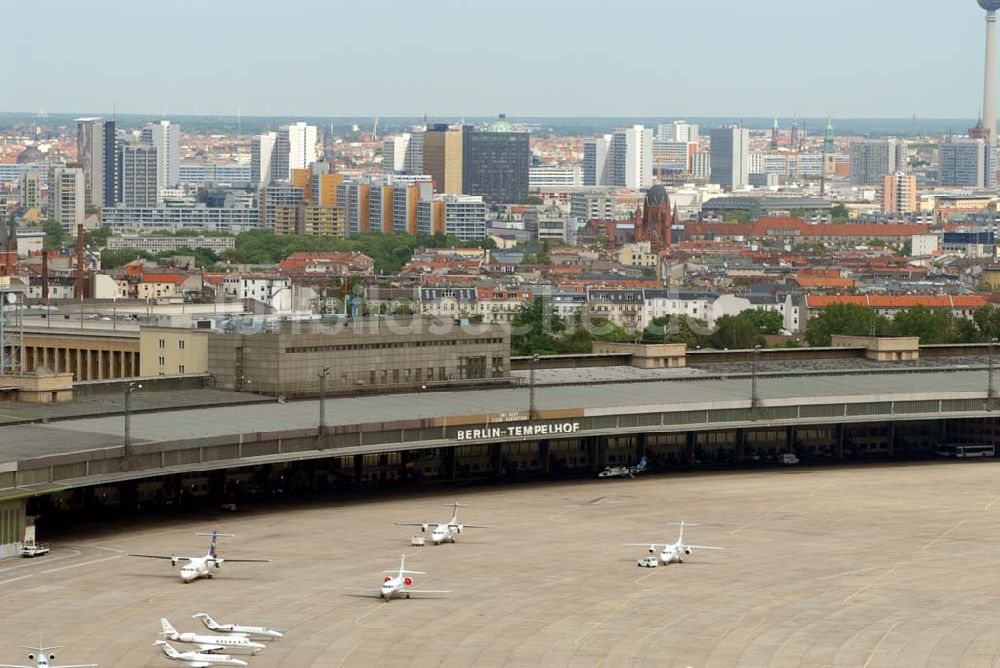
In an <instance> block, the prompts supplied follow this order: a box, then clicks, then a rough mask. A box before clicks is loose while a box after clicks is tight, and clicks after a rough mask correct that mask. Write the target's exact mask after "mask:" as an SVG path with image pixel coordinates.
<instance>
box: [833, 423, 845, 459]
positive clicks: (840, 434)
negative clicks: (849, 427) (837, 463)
mask: <svg viewBox="0 0 1000 668" xmlns="http://www.w3.org/2000/svg"><path fill="white" fill-rule="evenodd" d="M834 431H835V433H836V455H837V459H843V458H844V425H843V424H838V425H837V428H836V429H835V430H834Z"/></svg>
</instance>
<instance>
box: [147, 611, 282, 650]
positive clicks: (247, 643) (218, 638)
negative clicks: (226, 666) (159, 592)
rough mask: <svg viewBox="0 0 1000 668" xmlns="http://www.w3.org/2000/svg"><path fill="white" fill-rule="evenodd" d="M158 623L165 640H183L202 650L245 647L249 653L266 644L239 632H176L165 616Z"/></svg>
mask: <svg viewBox="0 0 1000 668" xmlns="http://www.w3.org/2000/svg"><path fill="white" fill-rule="evenodd" d="M160 625H161V626H162V627H163V632H162V633H160V635H161V636H166V637H167V640H173V641H174V642H183V643H188V644H191V645H198V649H199V650H200V651H202V652H218V651H219V650H222V649H245V650H248V651H249V652H250V653H251V654H256V653H257V652H259V651H260V650H262V649H264V648H265V647H266V645H264V644H262V643H259V642H253V641H251V640H250V639H249V638H248V637H246V636H245V635H243V634H241V633H231V634H228V635H224V636H222V635H215V636H209V635H199V634H197V633H178V632H177V629H175V628H174V627H173V626H171V625H170V622H169V621H167V618H166V617H161V618H160Z"/></svg>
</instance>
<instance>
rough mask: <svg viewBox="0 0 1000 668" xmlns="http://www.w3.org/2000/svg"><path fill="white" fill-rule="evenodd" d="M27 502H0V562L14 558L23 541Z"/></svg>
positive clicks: (22, 500)
mask: <svg viewBox="0 0 1000 668" xmlns="http://www.w3.org/2000/svg"><path fill="white" fill-rule="evenodd" d="M26 509H27V501H25V500H24V499H20V500H17V501H0V560H3V559H6V558H9V557H12V556H15V555H16V554H17V547H18V545H19V544H20V543H21V542H22V541H23V540H24V525H25V514H26Z"/></svg>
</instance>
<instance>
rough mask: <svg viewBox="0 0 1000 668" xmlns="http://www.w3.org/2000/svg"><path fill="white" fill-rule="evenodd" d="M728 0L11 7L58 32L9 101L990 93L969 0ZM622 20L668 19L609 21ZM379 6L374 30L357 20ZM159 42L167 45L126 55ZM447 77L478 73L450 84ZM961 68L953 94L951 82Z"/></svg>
mask: <svg viewBox="0 0 1000 668" xmlns="http://www.w3.org/2000/svg"><path fill="white" fill-rule="evenodd" d="M718 4H719V3H715V4H714V6H712V7H707V6H703V5H697V6H690V4H689V3H680V2H676V1H671V2H666V3H663V2H660V3H654V2H651V1H649V0H636V1H635V2H633V3H630V5H629V6H628V7H624V8H623V7H620V6H617V7H614V8H608V7H607V6H606V3H603V2H600V1H599V0H584V1H583V2H576V3H572V4H570V3H568V2H564V1H563V0H557V1H556V2H552V3H546V4H545V5H544V6H541V5H537V4H529V3H527V2H525V1H524V0H511V1H510V2H508V3H506V5H505V7H503V8H502V11H498V10H497V8H496V7H493V6H491V7H488V8H479V7H466V6H465V3H463V2H461V1H460V0H451V1H450V2H448V3H446V5H447V6H445V7H441V8H439V11H436V12H433V13H430V12H427V11H426V10H425V9H422V8H421V7H420V6H413V5H409V4H404V3H390V5H389V6H388V7H387V8H386V11H383V12H381V13H379V14H377V15H375V14H373V13H372V11H371V9H370V7H369V6H368V5H365V4H362V3H346V4H342V5H341V6H337V7H333V8H331V7H330V6H329V3H321V2H318V1H317V0H304V1H303V3H301V7H300V11H299V12H298V13H297V15H296V16H300V17H301V16H310V17H312V20H310V21H297V22H295V30H289V31H286V32H282V31H277V30H274V29H273V28H274V25H275V24H274V23H273V21H272V20H270V19H268V17H267V16H263V15H262V14H261V13H260V12H248V11H247V10H246V7H245V5H243V4H241V3H236V2H232V1H230V0H223V1H221V2H216V3H211V4H209V5H202V4H196V3H194V2H193V1H192V0H180V1H179V2H176V3H174V4H173V5H172V6H171V8H170V11H169V12H167V13H166V14H164V13H162V12H155V13H154V10H152V9H150V8H148V7H146V6H141V5H140V6H135V3H128V2H123V1H122V0H97V1H96V2H94V3H91V4H90V5H87V6H86V7H84V6H77V5H70V6H66V5H63V4H62V3H59V2H56V1H54V0H42V1H41V2H36V3H32V4H31V5H30V6H26V5H22V6H14V7H11V8H9V9H8V16H9V20H10V24H11V25H29V24H34V23H37V20H38V16H45V18H46V22H45V24H44V31H45V34H46V39H47V42H48V43H49V44H52V45H53V46H52V48H46V49H44V50H40V49H37V48H35V44H36V43H37V38H38V34H39V30H17V31H12V34H11V35H10V36H9V40H8V42H7V44H8V47H7V48H8V52H9V56H8V58H6V59H3V62H4V63H5V65H2V66H0V67H3V68H4V69H3V72H4V79H5V81H6V82H7V86H6V89H7V92H8V102H7V103H6V104H5V105H4V106H5V107H7V110H10V111H18V112H29V111H40V110H45V111H49V112H61V111H66V110H71V109H89V110H92V111H93V112H95V113H103V114H105V115H110V113H111V112H112V110H113V109H115V108H117V110H118V111H119V112H123V113H142V114H155V115H157V116H162V115H166V116H168V117H169V116H172V115H187V114H206V115H218V116H235V115H236V114H237V113H238V111H239V112H241V113H242V114H244V115H246V116H270V115H283V116H284V115H288V116H295V115H300V116H335V117H342V116H353V115H358V116H370V115H383V116H418V115H421V114H423V113H427V114H430V115H432V116H445V115H449V116H452V115H462V114H465V115H470V116H489V115H491V114H493V113H495V112H496V111H498V110H500V111H506V112H508V113H509V114H510V115H511V116H512V117H517V116H540V117H573V116H598V117H604V116H630V117H635V116H660V115H663V114H664V113H669V114H672V115H677V116H684V115H700V116H720V117H721V116H733V115H745V116H762V117H766V116H771V115H774V114H775V113H780V114H782V115H784V116H787V115H789V114H790V113H794V114H797V115H799V116H812V117H823V116H826V115H828V114H829V115H833V116H845V117H871V118H905V117H910V116H912V115H917V116H919V117H923V118H965V117H969V116H970V115H972V114H973V113H974V112H975V113H977V114H978V109H980V108H981V105H982V99H981V92H980V91H981V82H982V77H983V64H982V50H981V46H980V45H981V44H982V34H983V13H982V11H981V10H980V9H979V8H978V7H977V6H976V3H974V2H972V0H968V2H963V3H948V6H942V5H941V3H935V2H932V1H931V0H918V1H915V2H905V3H904V2H902V1H901V0H890V1H888V2H884V3H878V4H877V5H873V4H872V3H863V2H862V1H861V0H843V1H842V2H840V3H838V7H837V8H836V11H833V10H832V9H831V8H829V7H828V6H819V5H818V3H801V2H793V1H792V0H773V1H772V2H769V3H768V7H767V9H766V10H759V9H755V10H747V9H746V8H745V7H744V6H743V5H742V3H737V2H734V1H733V2H724V3H722V4H724V5H726V6H727V7H728V8H729V10H728V11H721V12H720V9H723V10H725V9H726V7H723V8H720V7H719V6H718ZM570 8H571V9H572V11H569V9H570ZM451 10H454V11H451ZM612 12H613V13H612ZM615 16H618V17H620V18H621V20H622V21H625V20H627V19H628V18H629V17H630V16H633V17H635V16H651V17H656V16H660V17H662V18H661V20H659V21H657V20H648V21H647V20H644V21H628V23H627V25H628V30H609V29H608V27H607V26H608V25H609V18H610V19H613V18H614V17H615ZM372 22H376V23H377V24H378V35H379V38H378V39H372V38H371V36H370V35H371V32H370V31H365V30H356V29H350V28H349V27H350V26H359V25H365V24H370V23H372ZM612 24H613V21H612ZM136 26H143V29H142V30H135V27H136ZM927 26H933V27H934V28H935V29H936V30H935V32H934V33H933V34H934V40H933V43H934V48H932V49H922V50H921V49H916V48H913V49H907V48H905V39H906V37H905V36H906V35H910V34H912V35H914V36H916V35H917V34H918V33H919V31H921V30H925V29H926V27H927ZM208 27H213V30H211V31H210V32H206V28H208ZM887 27H891V28H892V35H894V36H897V37H894V38H893V39H888V38H887V33H886V28H887ZM206 34H210V35H211V43H210V46H206V42H205V35H206ZM435 34H439V35H441V36H442V38H440V39H430V37H431V36H433V35H435ZM899 35H902V36H903V37H898V36H899ZM515 36H516V39H515ZM525 37H527V39H525ZM546 40H548V42H546ZM265 46H266V48H264V47H265ZM81 48H83V49H84V54H85V55H84V57H79V55H78V54H77V51H79V49H81ZM150 49H152V50H153V51H155V52H158V53H161V54H163V55H165V56H169V57H160V58H131V57H125V54H129V53H140V52H142V51H144V50H145V51H147V52H148V51H149V50H150ZM241 53H242V54H245V56H244V57H242V58H238V57H236V56H237V55H238V54H241ZM26 54H28V55H26ZM226 54H229V55H228V56H227V55H226ZM811 54H815V55H811ZM414 62H415V63H416V65H413V66H407V67H404V66H402V65H401V64H402V63H414ZM101 64H104V65H105V66H104V67H101ZM40 79H42V80H45V81H46V85H45V86H38V81H39V80H40ZM450 79H460V80H462V81H463V85H461V86H448V85H442V82H443V81H446V80H450ZM324 81H325V82H327V84H326V85H324ZM598 81H600V82H601V86H602V94H601V95H598V96H595V95H593V93H594V84H595V83H596V82H598ZM945 81H946V82H948V84H949V86H948V94H947V95H938V94H935V91H936V90H938V87H937V86H935V82H945ZM263 84H267V85H263Z"/></svg>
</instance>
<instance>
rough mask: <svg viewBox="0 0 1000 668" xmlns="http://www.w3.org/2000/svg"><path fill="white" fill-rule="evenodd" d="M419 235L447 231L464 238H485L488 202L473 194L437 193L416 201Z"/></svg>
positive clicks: (468, 239) (471, 239) (473, 239)
mask: <svg viewBox="0 0 1000 668" xmlns="http://www.w3.org/2000/svg"><path fill="white" fill-rule="evenodd" d="M417 232H418V233H419V234H448V235H452V236H456V237H458V238H459V239H462V240H463V241H475V240H478V239H484V238H485V237H486V203H485V202H484V201H483V198H482V197H477V196H473V195H437V196H435V197H434V198H433V199H430V200H423V201H420V202H418V204H417Z"/></svg>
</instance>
